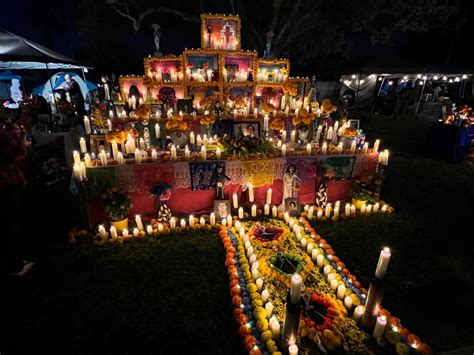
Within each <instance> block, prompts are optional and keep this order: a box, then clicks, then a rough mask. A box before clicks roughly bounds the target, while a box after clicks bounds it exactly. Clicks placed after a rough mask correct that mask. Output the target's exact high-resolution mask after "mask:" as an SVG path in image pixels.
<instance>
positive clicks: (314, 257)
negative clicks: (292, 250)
mask: <svg viewBox="0 0 474 355" xmlns="http://www.w3.org/2000/svg"><path fill="white" fill-rule="evenodd" d="M318 255H320V254H319V249H318V248H313V250H312V251H311V260H313V262H316V261H317V257H318Z"/></svg>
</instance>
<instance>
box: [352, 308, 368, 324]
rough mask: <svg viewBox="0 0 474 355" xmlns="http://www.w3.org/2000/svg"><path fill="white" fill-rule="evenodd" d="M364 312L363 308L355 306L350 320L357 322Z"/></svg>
mask: <svg viewBox="0 0 474 355" xmlns="http://www.w3.org/2000/svg"><path fill="white" fill-rule="evenodd" d="M364 311H365V307H364V306H357V307H356V308H355V309H354V313H353V314H352V319H354V320H355V321H356V323H357V322H359V321H360V319H361V318H362V315H363V314H364Z"/></svg>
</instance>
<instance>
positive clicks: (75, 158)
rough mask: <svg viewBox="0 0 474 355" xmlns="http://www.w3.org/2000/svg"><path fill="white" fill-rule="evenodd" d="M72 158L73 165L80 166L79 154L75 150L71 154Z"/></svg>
mask: <svg viewBox="0 0 474 355" xmlns="http://www.w3.org/2000/svg"><path fill="white" fill-rule="evenodd" d="M72 158H73V160H74V164H80V163H81V156H80V155H79V152H78V151H77V150H75V151H73V152H72Z"/></svg>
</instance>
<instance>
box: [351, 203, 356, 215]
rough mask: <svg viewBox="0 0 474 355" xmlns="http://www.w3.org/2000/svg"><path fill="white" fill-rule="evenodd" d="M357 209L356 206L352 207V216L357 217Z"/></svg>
mask: <svg viewBox="0 0 474 355" xmlns="http://www.w3.org/2000/svg"><path fill="white" fill-rule="evenodd" d="M356 212H357V210H356V207H355V206H354V205H351V216H355V215H356Z"/></svg>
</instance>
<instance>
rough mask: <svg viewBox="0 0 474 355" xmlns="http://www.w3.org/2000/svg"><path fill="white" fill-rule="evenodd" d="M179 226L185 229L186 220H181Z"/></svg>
mask: <svg viewBox="0 0 474 355" xmlns="http://www.w3.org/2000/svg"><path fill="white" fill-rule="evenodd" d="M180 225H181V228H183V229H184V228H186V220H185V219H184V218H181V222H180Z"/></svg>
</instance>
